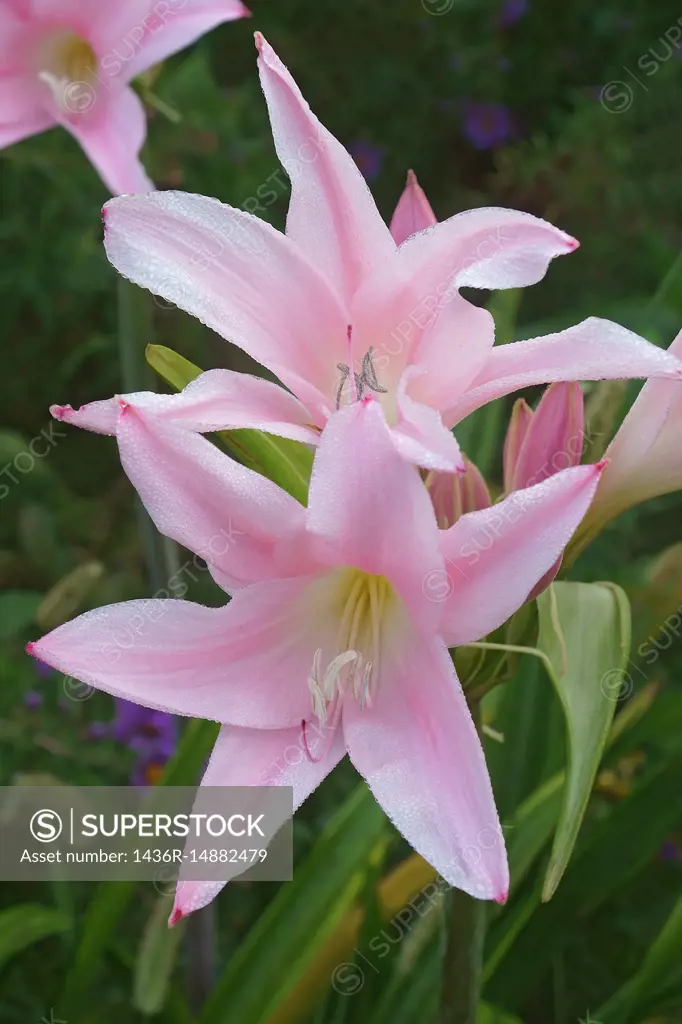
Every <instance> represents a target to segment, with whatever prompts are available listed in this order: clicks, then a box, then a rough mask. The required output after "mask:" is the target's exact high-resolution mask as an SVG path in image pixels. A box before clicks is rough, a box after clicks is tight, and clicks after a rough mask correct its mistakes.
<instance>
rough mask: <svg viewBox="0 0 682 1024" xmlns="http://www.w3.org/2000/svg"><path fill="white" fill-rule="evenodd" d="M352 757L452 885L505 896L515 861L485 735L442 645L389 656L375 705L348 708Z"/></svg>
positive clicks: (411, 640)
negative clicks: (509, 858)
mask: <svg viewBox="0 0 682 1024" xmlns="http://www.w3.org/2000/svg"><path fill="white" fill-rule="evenodd" d="M343 730H344V735H345V738H346V744H347V746H348V753H349V755H350V758H351V761H352V762H353V764H354V765H355V767H356V768H357V770H358V771H359V772H360V774H361V775H362V776H363V777H364V778H365V779H366V780H367V784H368V785H369V787H370V789H371V790H372V792H373V794H374V796H375V797H376V799H377V800H378V802H379V803H380V804H381V806H382V807H383V809H384V811H385V812H386V814H387V815H388V817H389V818H390V819H391V821H392V822H393V824H394V825H395V826H396V828H397V829H398V830H399V831H400V832H401V833H402V834H403V835H404V836H405V838H406V839H407V841H408V842H409V843H410V844H411V845H412V846H413V847H414V849H415V850H416V851H417V853H419V854H421V856H422V857H424V859H425V860H427V861H428V862H429V864H432V865H433V867H434V868H436V870H437V871H438V873H439V874H440V875H442V876H443V878H444V879H445V880H446V881H447V882H449V883H450V884H451V885H454V886H456V887H457V888H459V889H464V890H465V891H466V892H469V893H471V895H473V896H477V897H479V898H480V899H495V900H500V901H502V900H504V899H505V897H506V894H507V889H508V885H509V878H508V869H507V858H506V854H505V848H504V840H503V837H502V830H501V827H500V823H499V819H498V816H497V811H496V810H495V802H494V799H493V793H492V789H491V785H490V779H489V776H488V771H487V768H486V763H485V758H484V756H483V751H482V749H481V744H480V740H479V738H478V736H477V734H476V729H475V727H474V724H473V722H472V720H471V715H470V714H469V710H468V708H467V705H466V701H465V699H464V695H463V693H462V689H461V687H460V684H459V681H458V679H457V676H456V674H455V670H454V667H453V664H452V660H451V658H450V655H449V654H448V651H447V650H446V648H445V646H444V645H443V643H442V642H441V641H439V640H437V639H435V640H426V639H424V638H423V637H421V636H420V635H419V634H417V633H416V632H411V634H410V635H409V636H406V637H405V642H404V645H403V648H402V651H401V654H400V655H399V656H398V655H397V653H396V652H393V654H392V652H391V651H390V650H388V651H386V652H385V654H384V653H382V671H381V679H380V680H379V685H378V688H377V692H376V699H375V702H374V705H373V706H372V707H371V708H369V707H367V708H365V709H364V710H361V709H360V707H359V705H358V704H357V703H356V702H355V701H352V700H347V701H346V702H345V703H344V708H343Z"/></svg>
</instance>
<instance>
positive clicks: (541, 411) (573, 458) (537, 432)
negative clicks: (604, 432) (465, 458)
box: [511, 381, 584, 491]
mask: <svg viewBox="0 0 682 1024" xmlns="http://www.w3.org/2000/svg"><path fill="white" fill-rule="evenodd" d="M583 407H584V401H583V393H582V389H581V387H580V384H578V383H577V382H576V381H572V382H560V383H557V384H550V386H549V387H548V388H547V390H546V391H545V393H544V395H543V396H542V398H541V400H540V402H539V404H538V407H537V409H536V410H535V412H534V413H533V417H532V420H531V422H530V425H529V426H528V429H527V431H526V435H525V439H524V441H523V444H522V446H521V450H520V452H519V456H518V459H517V462H516V468H515V471H514V480H513V485H512V488H511V489H512V490H515V491H518V490H520V489H521V488H522V487H530V486H531V484H539V483H541V482H542V481H543V480H546V479H547V477H548V476H552V475H553V474H554V473H558V471H559V470H560V469H568V468H569V467H570V466H577V465H578V464H579V463H580V457H581V455H582V451H583V434H584V430H583V428H584V411H583Z"/></svg>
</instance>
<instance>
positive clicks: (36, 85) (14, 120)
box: [0, 67, 55, 141]
mask: <svg viewBox="0 0 682 1024" xmlns="http://www.w3.org/2000/svg"><path fill="white" fill-rule="evenodd" d="M54 123H55V121H54V118H53V117H52V115H51V114H50V113H49V112H48V111H47V110H46V109H45V105H44V103H43V91H42V86H41V83H40V82H39V81H38V79H37V78H36V77H35V76H34V75H27V74H25V73H23V72H18V73H16V74H13V73H11V72H10V71H9V69H8V68H7V67H3V68H2V73H0V138H2V137H3V136H5V135H6V136H7V137H8V138H9V137H10V136H16V139H17V141H18V139H19V138H26V137H27V136H28V135H33V134H35V133H36V132H39V131H43V130H44V129H45V128H49V127H51V126H52V125H54Z"/></svg>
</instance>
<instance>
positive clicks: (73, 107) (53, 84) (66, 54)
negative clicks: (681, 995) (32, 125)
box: [36, 29, 98, 114]
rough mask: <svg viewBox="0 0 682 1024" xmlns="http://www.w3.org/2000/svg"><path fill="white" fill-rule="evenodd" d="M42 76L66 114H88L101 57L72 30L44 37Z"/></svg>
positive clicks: (39, 62) (40, 55)
mask: <svg viewBox="0 0 682 1024" xmlns="http://www.w3.org/2000/svg"><path fill="white" fill-rule="evenodd" d="M36 63H37V74H38V78H39V79H40V80H41V81H42V82H44V83H45V84H46V85H47V86H48V87H49V89H50V91H51V92H52V96H53V98H54V101H55V103H56V104H57V106H58V107H59V108H60V110H62V111H64V112H65V113H72V114H82V113H86V112H87V110H89V109H90V108H91V107H92V105H93V104H94V98H95V97H94V89H93V88H92V83H93V82H94V81H95V78H96V73H97V66H98V60H97V55H96V54H95V51H94V50H93V48H92V46H91V45H90V43H89V42H88V41H87V40H86V39H83V38H82V37H81V36H78V35H76V34H75V32H71V31H70V30H68V29H59V30H58V31H57V32H53V33H52V34H51V35H49V36H48V37H46V38H45V39H43V40H42V42H41V44H40V46H39V48H38V53H37V55H36Z"/></svg>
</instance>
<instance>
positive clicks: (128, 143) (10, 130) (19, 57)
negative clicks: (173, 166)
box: [0, 0, 248, 195]
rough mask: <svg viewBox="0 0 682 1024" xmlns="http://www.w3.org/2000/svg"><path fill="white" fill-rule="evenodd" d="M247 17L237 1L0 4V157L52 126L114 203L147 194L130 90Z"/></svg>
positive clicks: (7, 0) (12, 0) (137, 105)
mask: <svg viewBox="0 0 682 1024" xmlns="http://www.w3.org/2000/svg"><path fill="white" fill-rule="evenodd" d="M247 14H248V11H247V10H246V8H245V7H244V5H243V4H242V3H241V2H240V0H184V2H182V3H166V2H158V0H99V2H97V0H4V2H3V3H2V6H1V7H0V148H3V147H5V146H9V145H11V144H12V143H13V142H18V141H19V140H20V139H23V138H26V137H27V136H29V135H35V134H37V133H38V132H42V131H44V130H45V129H46V128H52V127H53V126H54V125H57V124H60V125H62V126H63V127H64V128H66V130H67V131H69V132H70V133H71V134H72V135H73V136H74V137H75V138H76V139H77V140H78V142H79V143H80V145H81V146H82V148H83V149H84V150H85V153H86V155H87V157H88V159H89V160H90V162H91V163H92V164H93V166H94V167H95V168H96V170H97V171H98V172H99V174H100V176H101V178H102V179H103V181H104V183H105V184H106V186H107V187H108V189H109V190H110V191H111V192H112V193H113V194H114V195H117V194H120V193H123V192H146V191H148V190H150V189H153V188H154V185H153V183H152V182H151V181H150V180H149V178H148V177H147V175H146V174H145V172H144V168H143V167H142V165H141V163H140V161H139V159H138V154H139V152H140V149H141V147H142V144H143V142H144V139H145V135H146V131H147V126H146V120H145V114H144V108H143V106H142V103H141V101H140V99H139V98H138V96H137V94H136V93H135V92H134V91H133V89H131V88H130V87H129V84H128V83H129V82H130V81H131V80H132V79H133V78H135V77H136V76H137V75H139V74H140V73H141V72H142V71H145V70H146V69H147V68H149V67H151V66H152V65H153V64H157V63H158V62H159V61H162V60H164V59H165V58H166V57H168V56H169V55H170V54H172V53H175V52H176V51H177V50H181V49H183V48H184V47H185V46H189V44H190V43H192V42H194V40H195V39H198V38H199V37H200V36H202V35H203V34H204V33H205V32H207V31H208V30H209V29H211V28H213V27H214V26H215V25H219V24H220V23H221V22H223V21H232V20H234V19H235V18H242V17H244V16H245V15H247Z"/></svg>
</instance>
